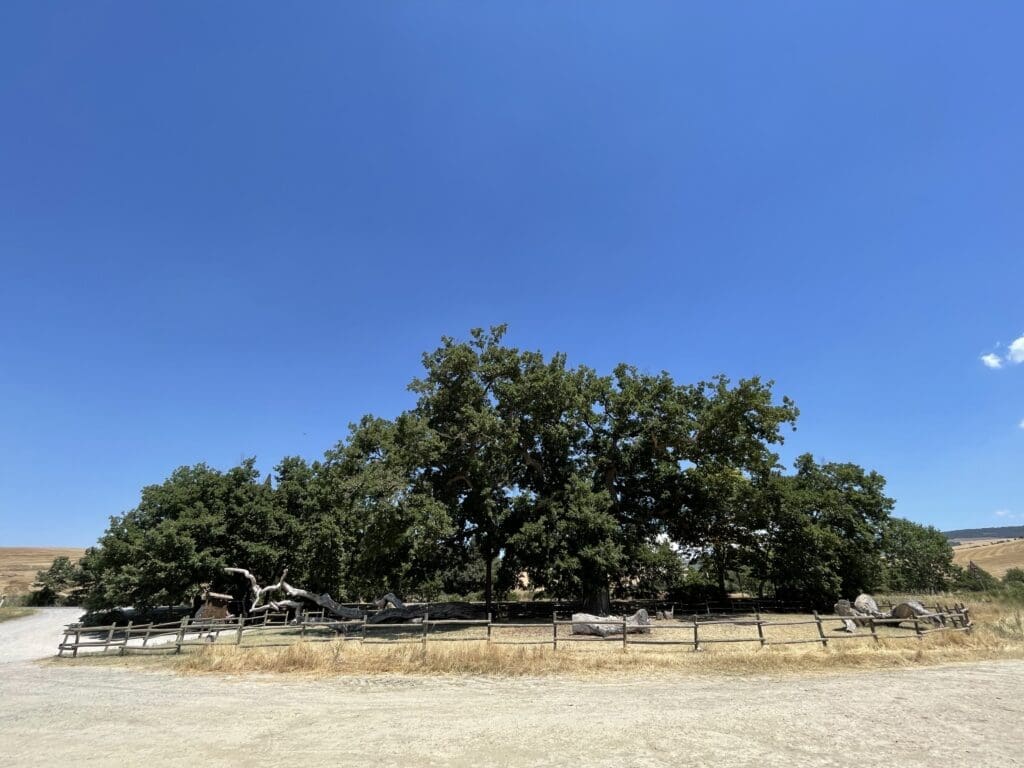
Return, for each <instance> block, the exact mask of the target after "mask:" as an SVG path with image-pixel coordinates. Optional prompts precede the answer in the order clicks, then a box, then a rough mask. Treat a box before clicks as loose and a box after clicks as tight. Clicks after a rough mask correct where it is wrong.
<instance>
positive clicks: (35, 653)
mask: <svg viewBox="0 0 1024 768" xmlns="http://www.w3.org/2000/svg"><path fill="white" fill-rule="evenodd" d="M83 613H85V610H84V609H82V608H40V609H39V610H38V612H36V613H33V614H32V615H31V616H24V617H22V618H20V619H11V620H10V621H0V664H10V663H11V662H16V661H30V660H32V659H39V658H42V657H43V656H53V655H54V654H55V653H57V645H58V643H60V641H61V638H62V637H63V635H62V634H61V630H62V629H64V625H65V624H70V623H71V622H73V621H78V619H79V617H80V616H81V615H82V614H83Z"/></svg>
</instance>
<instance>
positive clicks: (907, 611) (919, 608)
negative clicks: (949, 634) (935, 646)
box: [891, 600, 942, 626]
mask: <svg viewBox="0 0 1024 768" xmlns="http://www.w3.org/2000/svg"><path fill="white" fill-rule="evenodd" d="M891 615H892V618H894V619H905V620H906V619H915V618H916V619H927V620H928V621H929V622H931V623H932V624H934V625H935V626H939V625H941V624H942V620H941V619H940V618H939V617H938V616H936V615H935V614H934V613H932V612H931V611H929V610H928V609H927V608H925V607H924V606H923V605H922V604H921V603H919V602H918V601H917V600H908V601H906V602H905V603H900V604H899V605H897V606H896V607H895V608H893V609H892V614H891Z"/></svg>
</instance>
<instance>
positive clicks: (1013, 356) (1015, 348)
mask: <svg viewBox="0 0 1024 768" xmlns="http://www.w3.org/2000/svg"><path fill="white" fill-rule="evenodd" d="M1006 359H1007V360H1009V361H1010V362H1011V363H1024V336H1018V337H1017V338H1016V339H1014V340H1013V341H1012V342H1010V351H1009V352H1007V353H1006Z"/></svg>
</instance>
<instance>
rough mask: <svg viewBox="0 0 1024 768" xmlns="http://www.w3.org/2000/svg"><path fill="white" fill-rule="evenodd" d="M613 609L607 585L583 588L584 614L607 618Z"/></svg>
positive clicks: (593, 585)
mask: <svg viewBox="0 0 1024 768" xmlns="http://www.w3.org/2000/svg"><path fill="white" fill-rule="evenodd" d="M611 608H612V600H611V594H610V593H609V592H608V586H607V585H606V584H602V585H595V584H588V585H586V586H585V587H584V588H583V613H592V614H594V615H596V616H607V615H608V613H609V611H611Z"/></svg>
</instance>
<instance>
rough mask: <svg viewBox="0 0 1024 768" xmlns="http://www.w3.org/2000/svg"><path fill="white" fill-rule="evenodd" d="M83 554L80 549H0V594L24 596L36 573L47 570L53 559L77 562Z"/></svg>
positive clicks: (83, 551) (82, 550)
mask: <svg viewBox="0 0 1024 768" xmlns="http://www.w3.org/2000/svg"><path fill="white" fill-rule="evenodd" d="M84 554H85V550H84V549H83V548H81V547H0V594H7V595H21V594H25V593H26V592H28V591H29V587H30V586H31V585H32V582H33V581H35V580H36V572H37V571H45V570H46V569H47V568H49V567H50V566H51V565H52V564H53V560H54V558H57V557H61V556H63V557H69V558H71V559H72V560H74V561H77V560H80V559H81V558H82V555H84Z"/></svg>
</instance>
